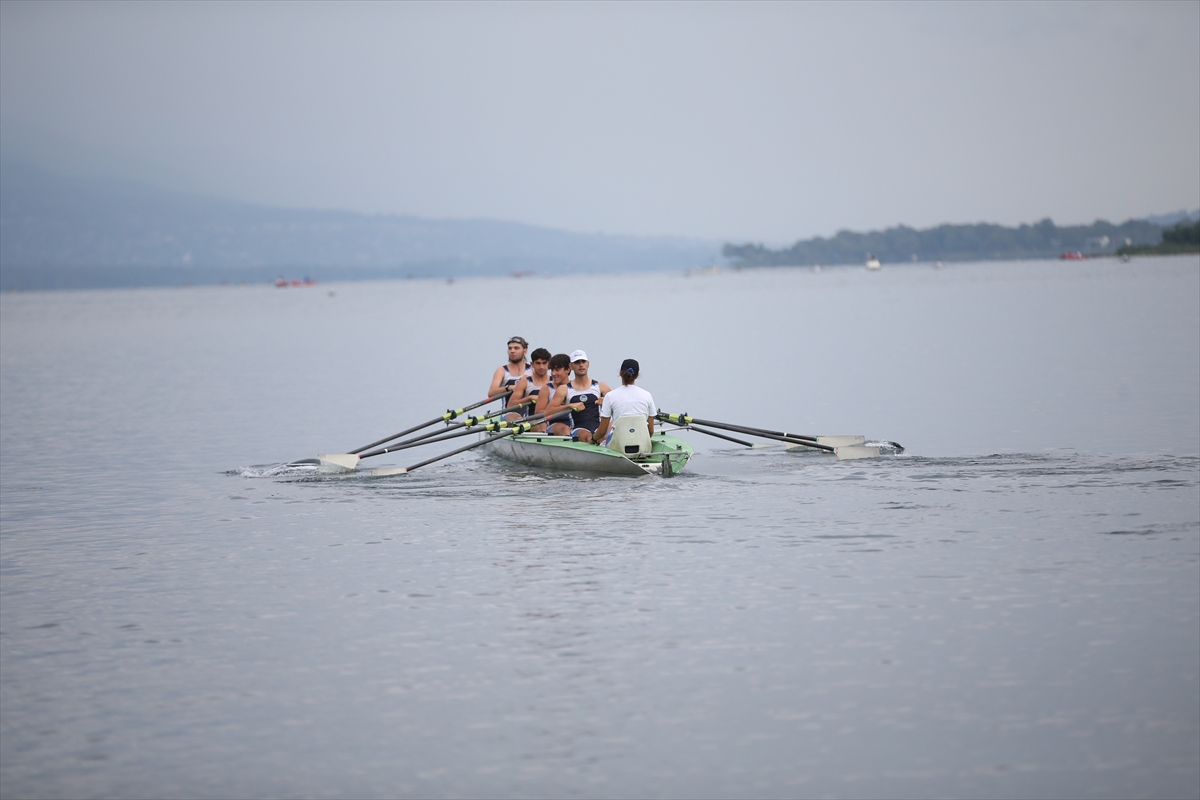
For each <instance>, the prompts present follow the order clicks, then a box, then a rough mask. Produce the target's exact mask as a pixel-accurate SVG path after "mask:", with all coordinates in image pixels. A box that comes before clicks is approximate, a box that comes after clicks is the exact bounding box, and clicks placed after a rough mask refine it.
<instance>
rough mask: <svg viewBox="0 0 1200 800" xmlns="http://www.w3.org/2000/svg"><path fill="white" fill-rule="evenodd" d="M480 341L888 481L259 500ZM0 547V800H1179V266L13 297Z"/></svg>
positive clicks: (760, 477)
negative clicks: (291, 465) (833, 442)
mask: <svg viewBox="0 0 1200 800" xmlns="http://www.w3.org/2000/svg"><path fill="white" fill-rule="evenodd" d="M513 334H520V335H523V336H525V337H526V338H528V339H529V340H530V341H531V342H532V343H533V344H534V346H547V347H549V348H550V349H551V350H552V351H553V352H569V351H570V350H573V349H575V348H583V349H585V350H587V351H588V354H589V356H590V357H591V361H592V369H593V373H594V375H595V376H596V377H599V378H601V379H604V380H607V381H609V382H610V383H614V382H615V373H616V371H617V367H618V365H619V363H620V360H621V359H623V358H626V357H634V358H637V359H638V360H639V361H640V362H641V365H642V378H641V379H640V380H639V385H641V386H643V387H644V388H646V389H648V390H649V391H651V392H652V393H653V394H654V396H655V398H656V400H657V401H658V404H659V406H660V407H661V408H663V409H665V410H668V411H672V412H687V413H691V414H693V415H695V416H698V417H705V418H709V419H716V420H724V421H731V422H742V423H746V424H751V425H759V426H762V427H767V428H776V429H787V430H793V431H800V432H804V433H821V434H826V433H828V434H842V433H851V434H856V433H861V434H865V435H866V436H867V437H869V438H872V439H882V440H895V441H898V442H900V443H902V444H903V445H904V446H905V447H906V448H907V450H906V452H905V453H904V454H903V455H900V456H894V457H888V458H880V459H876V460H864V461H847V462H837V461H834V460H832V459H830V458H828V457H826V456H822V455H819V454H803V453H796V452H787V451H784V450H783V449H782V448H778V449H773V448H766V449H755V450H746V449H741V448H737V447H736V446H734V445H731V444H728V443H725V442H720V441H718V440H715V439H705V438H703V437H701V436H699V435H698V434H695V433H690V434H683V435H685V436H690V437H693V438H692V440H693V441H694V444H695V445H696V448H697V454H696V456H695V458H694V459H693V460H692V462H691V463H690V464H689V465H688V468H687V470H686V471H685V472H683V473H682V474H680V475H678V476H676V477H674V478H670V479H661V478H657V477H650V476H648V477H646V478H644V479H636V480H634V479H625V478H608V477H585V476H578V475H554V474H550V473H546V472H535V471H530V470H527V469H524V468H519V467H515V466H513V465H510V464H507V463H505V462H502V461H498V460H494V459H492V458H489V457H487V456H483V455H479V454H477V453H474V452H473V453H470V454H465V455H463V456H458V457H455V458H453V459H450V460H448V461H445V462H441V463H438V464H435V465H432V466H430V467H428V468H425V469H423V470H420V471H417V472H414V473H412V474H411V475H402V476H395V477H390V478H380V479H370V478H365V477H358V476H351V477H315V476H312V475H306V474H299V473H296V472H288V471H282V472H280V471H276V470H273V469H271V468H270V465H273V464H278V463H280V462H285V461H288V460H291V459H297V458H306V457H311V456H314V455H316V454H317V453H318V452H329V451H339V450H346V449H351V448H353V447H356V446H358V445H360V444H364V443H366V442H369V441H373V440H375V439H377V438H380V437H382V436H384V435H387V434H389V433H392V432H394V431H397V430H400V429H402V428H404V427H407V426H408V425H410V424H415V423H417V422H420V421H423V420H425V419H428V418H430V417H433V416H434V415H436V414H438V413H440V412H441V411H442V410H443V409H445V408H447V407H448V406H459V405H463V404H465V403H468V402H471V401H473V400H476V399H478V398H480V397H482V393H483V390H484V389H485V388H486V385H487V381H488V379H489V377H490V375H491V372H492V370H493V369H494V368H495V367H496V366H497V365H498V364H499V363H500V362H501V360H502V359H503V353H504V342H505V341H506V340H507V338H508V337H509V336H511V335H513ZM442 447H445V449H449V447H448V446H445V445H440V446H432V447H429V448H425V449H424V450H422V451H417V452H415V453H413V454H401V455H402V456H405V455H406V456H407V457H399V458H396V459H392V457H391V456H385V457H383V460H382V461H381V462H380V463H379V464H377V465H376V466H383V465H385V464H388V463H391V464H395V465H404V464H410V463H414V462H416V461H419V460H422V459H423V458H425V457H428V456H432V455H434V454H435V453H437V452H441V448H442ZM388 459H392V460H390V461H389V460H388ZM0 545H2V547H0V709H2V712H3V713H2V714H0V793H2V794H3V795H4V796H5V797H17V796H20V797H42V796H44V797H51V796H79V797H175V796H179V797H190V796H217V797H267V796H280V795H287V796H312V797H376V796H377V797H388V796H421V797H429V796H500V797H509V796H539V797H541V796H545V797H549V796H555V797H561V796H569V797H598V796H606V797H608V796H612V797H634V796H637V797H646V796H651V797H658V796H661V797H714V796H737V797H743V796H761V797H787V796H831V797H929V796H965V797H997V796H1029V797H1034V796H1036V797H1181V796H1196V795H1197V794H1200V259H1198V258H1196V257H1194V256H1188V257H1175V258H1153V259H1138V260H1134V261H1133V262H1132V263H1129V264H1121V263H1118V262H1116V261H1112V260H1104V261H1092V262H1082V263H1057V262H1022V263H988V264H962V265H953V266H951V267H949V268H946V269H942V270H935V269H933V268H932V267H930V266H928V265H913V266H907V265H906V266H900V267H893V266H886V267H885V269H884V270H883V271H882V272H880V273H878V274H871V273H867V272H866V271H865V270H862V269H851V268H845V269H840V270H825V271H823V272H819V273H817V272H813V271H810V270H798V269H795V270H793V269H777V270H760V271H743V272H737V273H735V272H725V273H721V274H717V275H693V276H691V277H684V276H682V275H678V274H657V275H636V276H631V275H618V276H608V275H595V276H575V277H568V278H555V279H541V278H523V279H520V280H513V279H478V280H463V281H458V282H455V283H453V284H447V283H442V282H433V281H404V282H391V283H357V284H349V283H347V284H338V285H319V286H317V287H312V288H300V289H291V288H289V289H286V290H276V289H273V288H269V287H264V286H252V287H221V288H206V289H168V290H163V289H149V290H127V291H86V292H57V293H29V294H24V293H7V294H4V295H3V296H0Z"/></svg>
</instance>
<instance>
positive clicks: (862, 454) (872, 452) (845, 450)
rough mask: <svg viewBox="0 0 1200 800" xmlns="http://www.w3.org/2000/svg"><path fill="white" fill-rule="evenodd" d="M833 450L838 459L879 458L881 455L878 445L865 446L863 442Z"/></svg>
mask: <svg viewBox="0 0 1200 800" xmlns="http://www.w3.org/2000/svg"><path fill="white" fill-rule="evenodd" d="M833 452H834V453H835V454H836V455H837V457H838V461H849V460H850V459H852V458H877V457H878V456H879V448H878V447H865V446H863V445H861V444H850V445H846V446H845V447H836V448H834V451H833Z"/></svg>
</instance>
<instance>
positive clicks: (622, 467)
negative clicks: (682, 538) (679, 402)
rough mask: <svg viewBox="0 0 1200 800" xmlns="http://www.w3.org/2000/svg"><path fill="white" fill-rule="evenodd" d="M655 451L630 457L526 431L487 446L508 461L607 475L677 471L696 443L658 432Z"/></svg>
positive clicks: (652, 439) (653, 438) (596, 446)
mask: <svg viewBox="0 0 1200 800" xmlns="http://www.w3.org/2000/svg"><path fill="white" fill-rule="evenodd" d="M650 441H651V444H652V445H653V448H654V450H653V452H651V453H647V454H645V455H639V456H632V457H627V456H624V455H622V454H621V453H618V452H616V451H614V450H609V449H608V448H607V447H600V446H598V445H594V444H584V443H583V442H573V441H571V439H570V437H567V436H549V435H547V434H544V433H525V434H520V435H517V436H506V437H504V438H503V439H497V440H496V441H494V442H492V443H491V444H489V445H485V448H484V449H486V450H488V451H489V452H491V453H492V454H493V455H496V456H499V457H500V458H503V459H505V460H507V461H514V462H516V463H518V464H525V465H526V466H530V467H542V468H545V469H556V470H566V471H570V472H598V473H603V474H605V475H629V476H637V475H646V474H648V473H655V474H660V475H664V476H670V475H674V474H675V473H676V472H679V471H680V470H682V469H683V468H684V467H685V466H686V465H687V462H688V459H690V458H691V457H692V446H691V445H690V444H688V443H687V442H685V441H684V440H682V439H679V438H677V437H675V436H670V435H668V434H665V433H656V434H654V436H652V437H651V439H650Z"/></svg>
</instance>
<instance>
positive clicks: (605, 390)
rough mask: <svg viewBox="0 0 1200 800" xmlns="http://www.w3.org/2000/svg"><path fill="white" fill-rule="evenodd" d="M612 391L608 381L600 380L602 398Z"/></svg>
mask: <svg viewBox="0 0 1200 800" xmlns="http://www.w3.org/2000/svg"><path fill="white" fill-rule="evenodd" d="M611 391H612V389H609V388H608V384H607V383H605V382H604V381H600V397H601V398H603V397H604V395H606V394H608V393H609V392H611Z"/></svg>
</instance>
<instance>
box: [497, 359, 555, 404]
mask: <svg viewBox="0 0 1200 800" xmlns="http://www.w3.org/2000/svg"><path fill="white" fill-rule="evenodd" d="M530 359H531V360H532V361H533V366H532V367H531V368H530V370H529V373H528V374H526V375H523V376H522V377H521V379H520V380H519V381H517V382H516V383H515V384H513V393H512V395H511V396H510V397H509V398H508V402H507V403H506V404H505V405H509V406H515V405H516V404H517V403H519V402H521V401H522V400H525V399H528V398H531V397H532V398H533V399H532V400H530V401H529V404H528V405H527V406H525V408H524V409H523V410H522V411H520V412H515V413H512V414H509V415H508V416H507V417H505V419H519V418H520V417H522V416H524V417H531V416H533V413H534V408H535V406H536V404H537V401H538V399H539V398H540V397H541V392H542V389H545V388H546V387H547V386H549V385H550V373H549V371H548V370H549V369H550V351H549V350H547V349H546V348H544V347H539V348H538V349H537V350H534V351H533V355H532V356H530Z"/></svg>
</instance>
